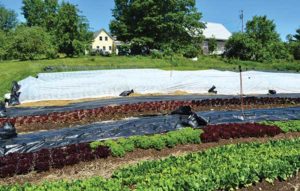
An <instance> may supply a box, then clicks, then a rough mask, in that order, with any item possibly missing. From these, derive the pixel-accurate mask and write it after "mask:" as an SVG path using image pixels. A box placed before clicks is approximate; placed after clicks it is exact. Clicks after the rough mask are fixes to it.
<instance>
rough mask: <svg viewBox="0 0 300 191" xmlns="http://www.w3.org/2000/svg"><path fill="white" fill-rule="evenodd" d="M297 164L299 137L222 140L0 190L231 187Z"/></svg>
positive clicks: (289, 172)
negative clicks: (98, 171)
mask: <svg viewBox="0 0 300 191" xmlns="http://www.w3.org/2000/svg"><path fill="white" fill-rule="evenodd" d="M299 168H300V138H298V139H294V140H281V141H271V142H268V143H265V144H260V143H247V144H238V145H227V146H222V147H219V148H213V149H209V150H206V151H203V152H198V153H193V154H188V155H186V156H182V157H173V156H172V157H169V158H167V159H164V160H155V161H146V162H142V163H140V164H137V165H134V166H128V167H126V168H123V169H120V170H117V171H116V172H115V173H114V175H113V176H112V178H110V179H102V178H89V179H86V180H76V181H71V182H66V181H57V182H53V183H44V184H41V185H31V184H25V185H23V186H20V185H15V186H0V190H1V191H2V190H3V191H8V190H16V191H18V190H20V191H21V190H22V191H23V190H28V191H29V190H49V191H52V190H53V191H54V190H55V191H56V190H72V191H77V190H78V191H79V190H80V191H81V190H92V191H93V190H97V191H98V190H99V191H102V190H103V191H112V190H113V191H124V190H125V191H126V190H141V191H142V190H143V191H144V190H151V191H152V190H153V191H154V190H201V191H210V190H231V189H235V188H238V187H240V186H245V185H251V184H253V183H256V182H259V181H260V180H262V179H265V180H267V181H269V182H272V181H274V180H275V179H277V178H279V179H282V180H286V179H287V178H288V177H291V176H293V175H295V174H296V173H297V171H298V169H299Z"/></svg>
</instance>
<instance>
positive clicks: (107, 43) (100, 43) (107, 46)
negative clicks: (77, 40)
mask: <svg viewBox="0 0 300 191" xmlns="http://www.w3.org/2000/svg"><path fill="white" fill-rule="evenodd" d="M100 37H102V40H100ZM106 38H107V40H106ZM113 44H114V40H113V39H112V38H110V36H109V35H108V34H107V33H106V32H105V31H104V30H103V31H101V32H100V33H99V34H98V35H97V36H96V38H95V39H94V41H93V43H92V49H93V50H99V51H100V50H102V51H107V52H109V53H112V52H113V48H114V47H113Z"/></svg>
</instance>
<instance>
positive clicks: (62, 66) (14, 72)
mask: <svg viewBox="0 0 300 191" xmlns="http://www.w3.org/2000/svg"><path fill="white" fill-rule="evenodd" d="M238 65H241V66H242V67H243V68H244V69H248V70H253V69H254V70H264V71H299V70H300V62H287V61H274V62H272V63H258V62H249V61H238V60H232V61H227V62H225V61H224V60H223V59H221V58H212V57H200V59H199V60H198V61H196V62H194V61H191V60H188V59H185V58H181V57H175V58H173V61H170V59H152V58H151V57H141V56H137V57H81V58H61V59H55V60H35V61H24V62H20V61H2V62H0V81H1V84H0V95H4V94H5V93H8V92H9V90H10V86H11V83H12V81H14V80H16V81H19V80H21V79H23V78H26V77H28V76H30V75H31V76H36V74H38V73H40V72H43V69H44V68H45V67H46V66H54V67H55V68H54V69H55V70H54V71H58V72H59V71H78V70H99V69H122V68H160V69H164V70H203V69H220V70H231V71H234V70H235V71H236V70H237V68H238Z"/></svg>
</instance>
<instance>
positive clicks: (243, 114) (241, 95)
mask: <svg viewBox="0 0 300 191" xmlns="http://www.w3.org/2000/svg"><path fill="white" fill-rule="evenodd" d="M239 72H240V99H241V110H242V117H243V119H244V118H245V112H244V97H243V94H244V92H243V75H242V72H243V71H242V66H239Z"/></svg>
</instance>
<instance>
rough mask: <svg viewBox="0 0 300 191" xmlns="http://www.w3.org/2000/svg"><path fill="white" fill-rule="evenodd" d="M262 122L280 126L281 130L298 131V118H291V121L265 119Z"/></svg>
mask: <svg viewBox="0 0 300 191" xmlns="http://www.w3.org/2000/svg"><path fill="white" fill-rule="evenodd" d="M262 124H265V125H275V126H277V127H280V129H281V130H282V131H284V132H285V133H287V132H300V120H291V121H266V122H263V123H262Z"/></svg>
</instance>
